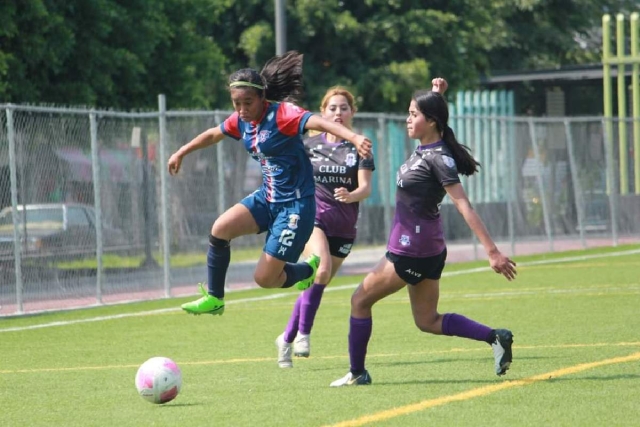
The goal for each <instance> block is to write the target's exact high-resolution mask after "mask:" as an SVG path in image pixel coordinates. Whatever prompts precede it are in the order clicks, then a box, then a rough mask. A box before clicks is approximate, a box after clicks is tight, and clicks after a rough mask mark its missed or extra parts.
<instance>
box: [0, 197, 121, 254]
mask: <svg viewBox="0 0 640 427" xmlns="http://www.w3.org/2000/svg"><path fill="white" fill-rule="evenodd" d="M13 228H14V224H13V214H12V209H11V207H7V208H4V209H2V211H0V261H3V262H6V261H13V260H14V258H15V255H14V231H13ZM102 230H103V232H102V236H103V248H104V251H105V252H114V251H115V252H121V251H127V250H131V249H132V247H131V245H129V243H128V239H127V238H126V234H125V233H124V231H123V230H120V229H117V228H114V227H111V226H109V225H104V224H103V227H102ZM18 234H19V236H20V238H21V243H22V257H23V259H27V260H28V259H38V260H43V261H57V260H68V259H75V258H83V257H87V256H95V253H96V215H95V210H94V209H93V207H92V206H88V205H83V204H67V203H56V204H34V205H26V207H25V206H24V205H20V206H18Z"/></svg>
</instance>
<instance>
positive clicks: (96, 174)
mask: <svg viewBox="0 0 640 427" xmlns="http://www.w3.org/2000/svg"><path fill="white" fill-rule="evenodd" d="M89 129H90V135H91V136H90V138H91V169H92V171H93V199H94V201H93V205H94V208H95V210H96V261H97V268H96V301H97V302H98V303H102V282H103V280H104V277H103V272H104V270H103V269H104V266H103V264H102V255H103V249H104V247H103V240H102V238H103V237H102V197H101V195H100V175H101V174H100V155H99V150H100V148H99V147H98V123H97V120H96V113H95V111H93V110H91V112H90V113H89Z"/></svg>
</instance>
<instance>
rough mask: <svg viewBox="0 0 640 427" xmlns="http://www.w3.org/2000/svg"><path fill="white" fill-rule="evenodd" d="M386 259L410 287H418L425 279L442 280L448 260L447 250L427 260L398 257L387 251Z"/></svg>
mask: <svg viewBox="0 0 640 427" xmlns="http://www.w3.org/2000/svg"><path fill="white" fill-rule="evenodd" d="M386 257H387V259H388V260H389V262H391V263H392V264H393V267H394V268H395V270H396V274H397V275H398V277H400V278H401V279H402V280H404V281H405V282H407V283H408V284H410V285H417V284H418V283H420V282H422V281H423V280H424V279H431V280H439V279H440V276H442V270H443V269H444V262H445V260H446V259H447V248H445V249H444V251H442V252H441V253H440V254H438V255H434V256H430V257H426V258H413V257H408V256H402V255H396V254H393V253H391V252H389V251H387V254H386Z"/></svg>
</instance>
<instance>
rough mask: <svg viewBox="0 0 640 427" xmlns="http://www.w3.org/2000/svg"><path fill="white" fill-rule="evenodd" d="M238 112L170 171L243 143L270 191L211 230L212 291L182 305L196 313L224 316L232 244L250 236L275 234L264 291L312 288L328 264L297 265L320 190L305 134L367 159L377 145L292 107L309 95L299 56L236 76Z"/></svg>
mask: <svg viewBox="0 0 640 427" xmlns="http://www.w3.org/2000/svg"><path fill="white" fill-rule="evenodd" d="M229 92H230V94H231V101H232V103H233V107H234V109H235V112H234V113H233V114H232V115H231V116H230V117H229V118H227V119H226V120H225V121H224V122H223V123H222V124H221V125H220V126H218V127H214V128H211V129H209V130H206V131H205V132H203V133H202V134H200V135H198V136H197V137H195V138H194V139H193V140H192V141H191V142H189V143H188V144H186V145H184V146H182V147H181V148H180V149H179V150H178V151H176V152H175V153H174V154H173V155H172V156H171V158H170V159H169V163H168V167H169V172H170V173H171V174H172V175H174V174H176V173H178V171H179V170H180V165H181V163H182V159H183V157H184V156H186V155H187V154H189V153H191V152H192V151H195V150H199V149H201V148H205V147H208V146H210V145H213V144H216V143H218V142H220V141H222V139H223V138H224V137H225V135H226V136H230V137H232V138H234V139H237V140H242V142H243V143H244V146H245V148H246V150H247V151H248V153H249V155H250V156H251V157H253V158H254V159H255V160H256V161H258V162H259V163H260V164H261V167H262V181H263V182H262V186H261V187H260V188H259V189H258V190H256V191H255V192H253V193H252V194H250V195H249V196H247V197H245V198H244V199H243V200H242V201H241V202H240V203H238V204H236V205H234V206H232V207H231V208H229V209H228V210H227V211H226V212H224V213H223V214H222V215H220V216H219V217H218V219H216V221H215V222H214V223H213V226H212V227H211V235H210V236H209V250H208V253H207V267H208V275H207V279H208V288H207V289H205V288H204V286H203V285H200V289H199V290H200V293H201V294H202V296H201V297H200V298H199V299H197V300H196V301H192V302H188V303H185V304H183V305H182V309H183V310H185V311H186V312H188V313H192V314H202V313H209V314H222V313H223V312H224V288H225V279H226V274H227V268H228V267H229V262H230V257H231V255H230V247H229V244H230V241H231V240H232V239H234V238H236V237H239V236H243V235H246V234H253V233H262V232H265V231H266V232H267V236H266V239H265V245H264V248H263V253H262V256H261V257H260V260H259V261H258V265H257V267H256V269H255V272H254V279H255V281H256V283H257V284H258V285H259V286H261V287H263V288H289V287H291V286H293V285H294V284H297V287H298V289H301V290H304V289H307V288H308V287H309V286H311V283H313V279H314V276H315V272H316V270H317V268H318V264H319V262H320V260H319V258H318V256H317V255H312V256H311V257H309V259H307V261H305V262H297V260H298V258H299V257H300V254H301V253H302V250H303V249H304V245H305V244H306V242H307V240H308V239H309V236H310V235H311V232H312V230H313V217H314V215H315V208H316V205H315V200H314V193H315V185H314V181H313V171H312V168H311V162H310V160H309V158H308V157H307V155H306V152H305V149H304V145H303V143H302V137H301V136H302V134H303V133H304V132H305V131H306V130H308V129H313V130H317V131H320V132H330V133H333V134H336V135H338V136H340V138H343V139H346V140H349V141H351V142H353V144H354V145H355V146H356V147H357V149H358V152H359V153H361V154H362V155H363V156H369V155H370V151H371V141H370V140H369V139H367V138H366V137H365V136H362V135H357V134H355V133H354V132H353V131H351V130H349V129H347V128H345V127H344V126H340V125H339V124H337V123H333V122H330V121H328V120H325V119H323V118H322V117H320V116H318V115H314V114H311V113H310V112H308V111H305V110H303V109H302V108H300V107H298V106H296V105H294V104H292V103H289V102H285V101H296V100H297V98H298V97H299V96H300V95H301V94H302V55H301V54H299V53H297V52H294V51H291V52H287V53H285V54H284V55H281V56H276V57H274V58H273V59H271V60H270V61H268V62H267V64H266V65H265V66H264V68H263V69H262V71H261V72H257V71H256V70H253V69H249V68H245V69H241V70H238V71H236V72H235V73H233V74H232V75H231V76H230V77H229Z"/></svg>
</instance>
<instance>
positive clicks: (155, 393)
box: [136, 357, 182, 404]
mask: <svg viewBox="0 0 640 427" xmlns="http://www.w3.org/2000/svg"><path fill="white" fill-rule="evenodd" d="M181 386H182V373H181V372H180V368H178V365H177V364H176V362H174V361H173V360H171V359H169V358H168V357H152V358H151V359H149V360H147V361H146V362H144V363H143V364H142V365H141V366H140V368H138V372H137V373H136V388H137V389H138V394H140V396H142V398H143V399H145V400H146V401H148V402H151V403H157V404H162V403H167V402H170V401H172V400H173V399H175V398H176V396H177V395H178V393H180V387H181Z"/></svg>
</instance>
